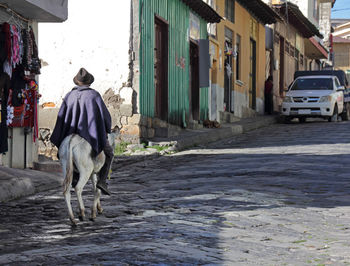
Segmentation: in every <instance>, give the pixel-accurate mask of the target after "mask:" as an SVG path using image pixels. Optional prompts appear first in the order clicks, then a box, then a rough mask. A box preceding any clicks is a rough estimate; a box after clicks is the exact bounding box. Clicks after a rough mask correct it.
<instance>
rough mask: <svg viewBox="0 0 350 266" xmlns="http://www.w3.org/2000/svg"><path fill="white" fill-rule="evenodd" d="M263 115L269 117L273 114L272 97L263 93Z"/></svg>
mask: <svg viewBox="0 0 350 266" xmlns="http://www.w3.org/2000/svg"><path fill="white" fill-rule="evenodd" d="M265 113H266V114H269V115H271V114H272V113H273V96H272V94H271V93H265Z"/></svg>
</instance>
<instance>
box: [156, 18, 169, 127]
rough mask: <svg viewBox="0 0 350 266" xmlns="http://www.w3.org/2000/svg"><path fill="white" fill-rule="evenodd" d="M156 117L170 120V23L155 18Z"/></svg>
mask: <svg viewBox="0 0 350 266" xmlns="http://www.w3.org/2000/svg"><path fill="white" fill-rule="evenodd" d="M154 86H155V117H158V118H160V119H162V120H165V121H167V120H168V25H167V24H166V23H165V22H164V21H163V20H161V19H159V18H157V17H156V18H155V46H154Z"/></svg>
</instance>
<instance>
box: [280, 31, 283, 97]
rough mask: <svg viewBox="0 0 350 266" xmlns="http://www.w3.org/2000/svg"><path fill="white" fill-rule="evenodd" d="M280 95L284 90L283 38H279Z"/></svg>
mask: <svg viewBox="0 0 350 266" xmlns="http://www.w3.org/2000/svg"><path fill="white" fill-rule="evenodd" d="M279 69H280V95H282V94H283V90H284V38H283V37H280V67H279Z"/></svg>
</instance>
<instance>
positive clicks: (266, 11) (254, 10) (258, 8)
mask: <svg viewBox="0 0 350 266" xmlns="http://www.w3.org/2000/svg"><path fill="white" fill-rule="evenodd" d="M237 2H238V3H239V4H240V5H241V6H243V7H244V8H246V9H247V10H248V11H249V13H251V14H252V15H253V16H254V17H255V18H256V19H257V20H258V21H259V22H261V23H262V24H264V25H265V24H273V23H276V22H277V20H281V17H280V16H279V14H278V13H277V12H276V11H275V10H273V9H272V8H271V7H270V6H269V5H267V4H265V3H264V2H263V1H261V0H237Z"/></svg>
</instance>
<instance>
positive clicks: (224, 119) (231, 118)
mask: <svg viewBox="0 0 350 266" xmlns="http://www.w3.org/2000/svg"><path fill="white" fill-rule="evenodd" d="M240 120H241V119H240V118H239V117H237V116H235V115H234V114H233V113H230V112H220V121H221V123H234V122H238V121H240Z"/></svg>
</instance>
